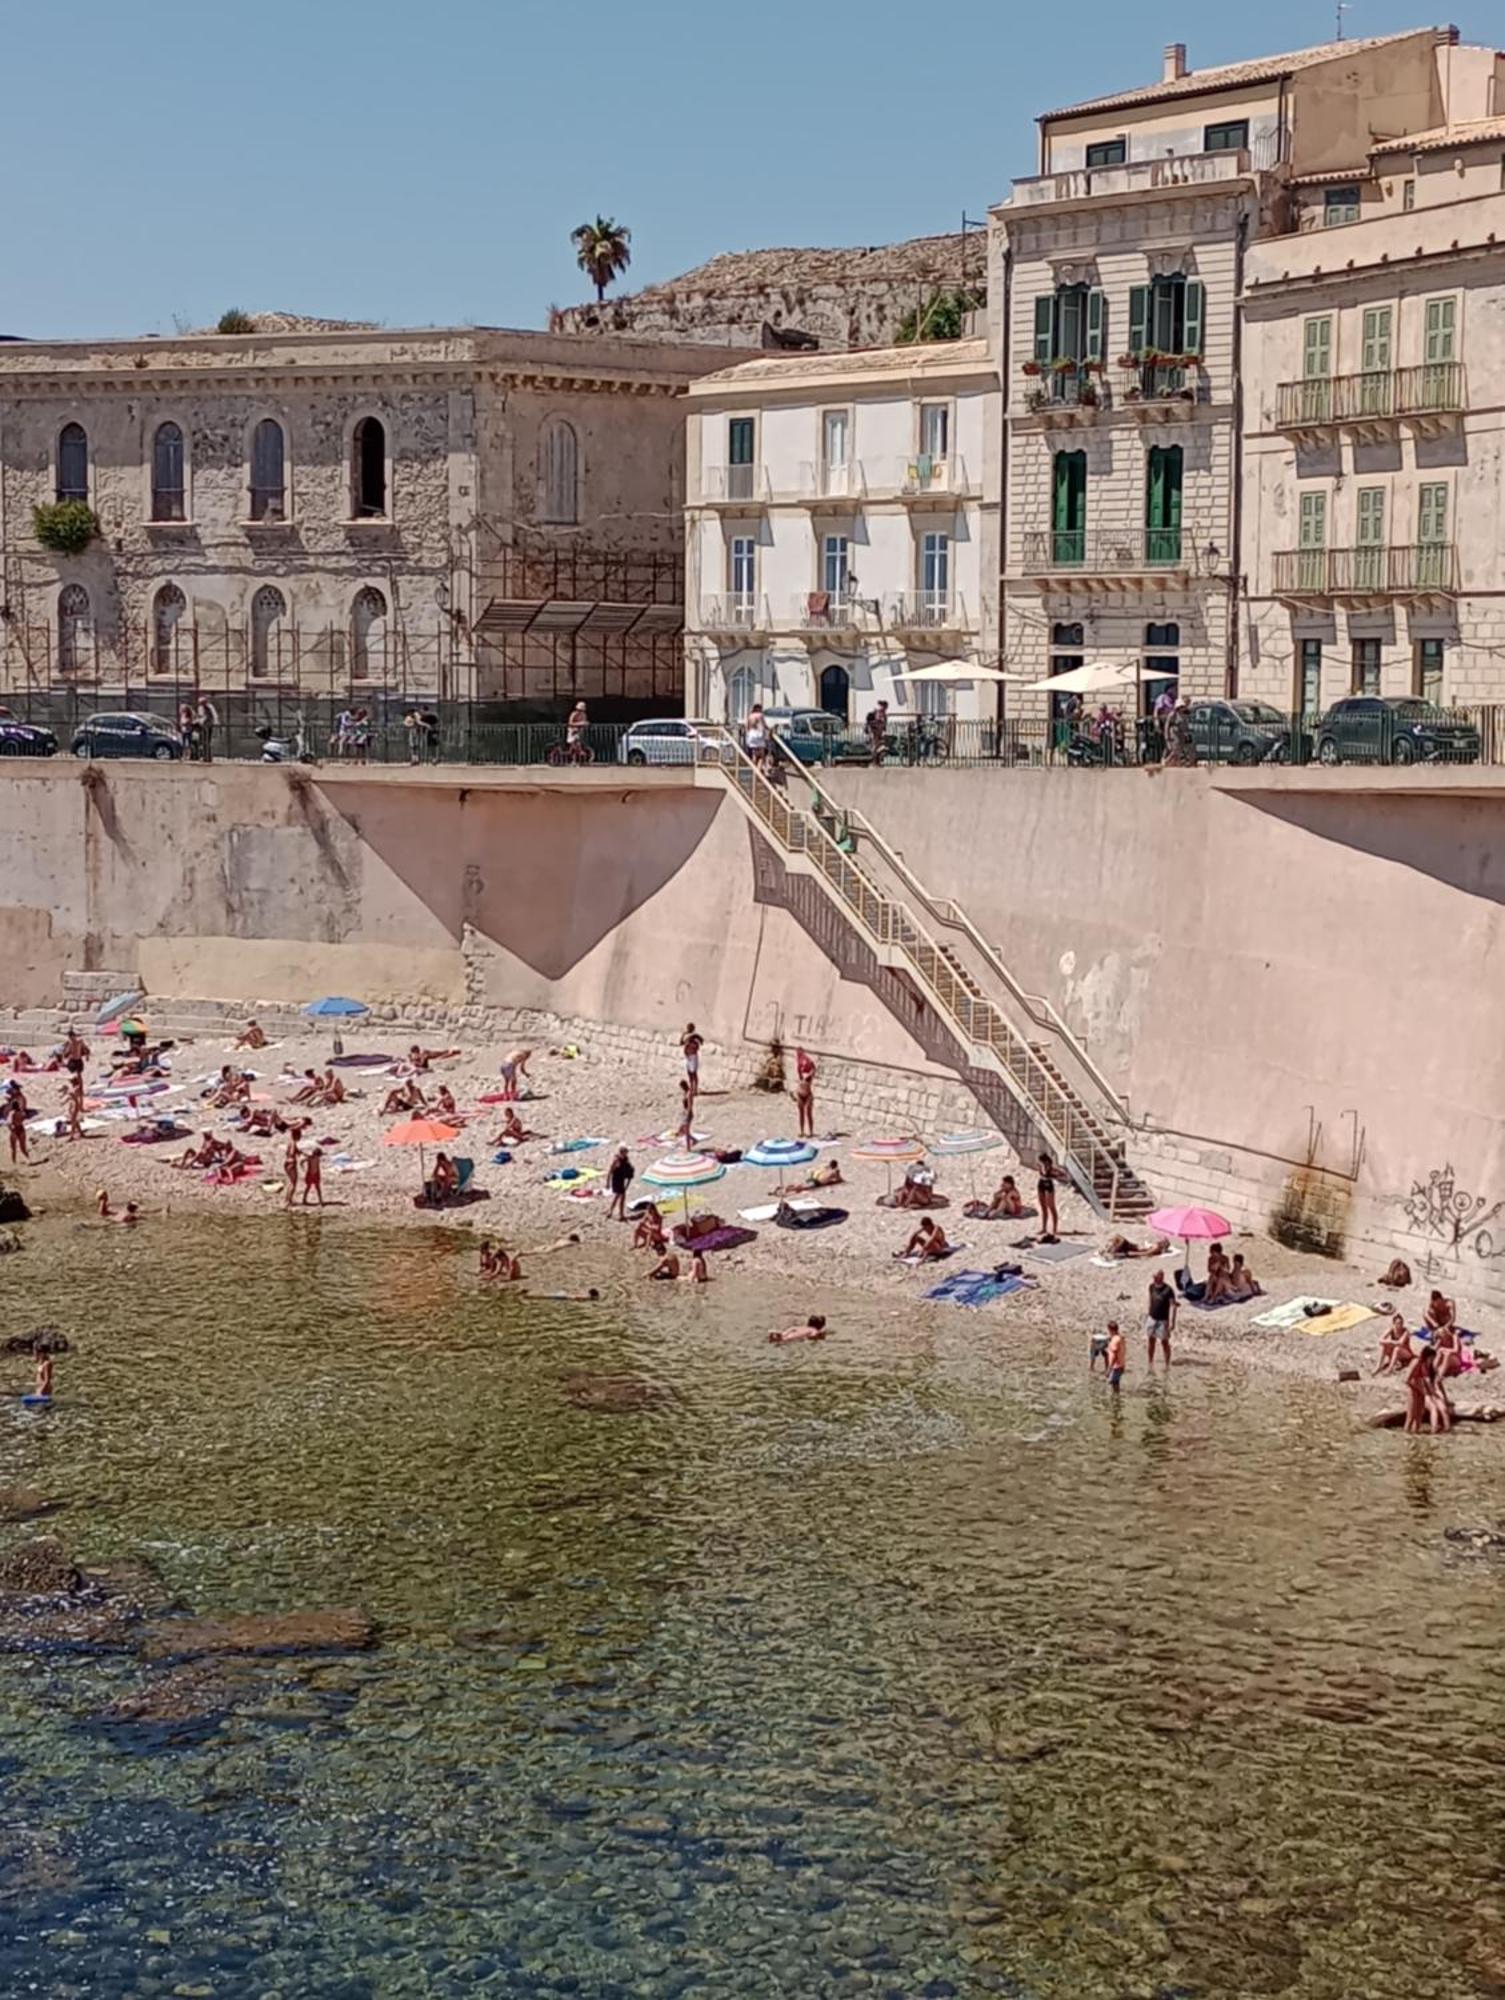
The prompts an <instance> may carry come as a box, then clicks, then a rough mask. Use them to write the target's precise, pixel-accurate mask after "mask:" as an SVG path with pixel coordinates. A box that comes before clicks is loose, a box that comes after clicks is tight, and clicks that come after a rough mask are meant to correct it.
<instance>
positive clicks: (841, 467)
mask: <svg viewBox="0 0 1505 2000" xmlns="http://www.w3.org/2000/svg"><path fill="white" fill-rule="evenodd" d="M850 449H851V419H850V417H849V415H848V413H847V411H845V410H825V411H823V412H822V414H821V420H820V486H819V489H818V490H819V491H820V492H822V493H850V492H851V490H852V481H851V471H850V467H849V465H848V462H847V461H848V454H849V452H850Z"/></svg>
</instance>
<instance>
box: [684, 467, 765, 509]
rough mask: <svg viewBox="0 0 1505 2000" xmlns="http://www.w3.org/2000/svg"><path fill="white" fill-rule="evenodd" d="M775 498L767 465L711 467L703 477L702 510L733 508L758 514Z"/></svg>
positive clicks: (701, 479)
mask: <svg viewBox="0 0 1505 2000" xmlns="http://www.w3.org/2000/svg"><path fill="white" fill-rule="evenodd" d="M770 498H771V495H770V492H769V485H768V468H767V466H764V465H708V466H705V467H704V468H703V469H702V471H701V475H700V503H699V504H700V505H701V506H702V507H733V508H738V509H740V510H741V511H742V512H743V513H754V512H757V511H759V510H761V509H762V508H764V507H766V506H767V505H768V502H769V499H770Z"/></svg>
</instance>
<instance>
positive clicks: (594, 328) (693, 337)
mask: <svg viewBox="0 0 1505 2000" xmlns="http://www.w3.org/2000/svg"><path fill="white" fill-rule="evenodd" d="M955 289H964V290H967V291H970V292H974V293H975V294H976V295H977V298H978V301H979V304H981V303H983V302H984V300H985V297H986V290H987V238H986V235H985V232H984V231H982V230H977V231H975V232H970V231H969V232H966V233H962V234H958V235H954V236H918V237H914V238H913V239H911V240H910V241H909V242H907V243H885V244H879V245H876V246H873V247H870V248H856V249H851V250H741V251H734V252H729V253H728V254H726V255H725V256H721V257H713V258H712V259H711V260H710V262H709V263H707V264H701V265H700V266H698V267H697V268H696V269H695V270H693V271H686V272H685V273H684V274H683V276H681V277H678V278H670V279H668V280H667V281H666V282H665V283H664V284H661V285H649V286H648V287H647V288H646V289H645V290H643V291H641V292H634V293H632V294H630V295H629V296H628V297H626V298H620V299H607V300H606V301H605V302H604V303H603V304H601V305H583V306H569V307H566V308H565V309H563V310H562V311H560V310H556V311H555V312H553V313H552V314H551V315H550V318H549V324H550V327H551V328H552V329H553V330H554V331H555V332H559V333H592V334H600V333H611V334H635V335H637V336H638V337H639V338H641V339H649V340H674V341H687V342H690V343H704V344H708V345H712V346H723V347H724V346H733V347H759V346H764V345H769V344H773V342H774V341H776V339H777V336H778V335H780V334H784V335H789V334H791V333H802V334H806V335H809V336H811V337H812V339H813V340H814V341H816V342H818V343H819V345H820V346H821V347H822V348H849V347H887V346H888V345H890V343H891V342H893V341H894V340H895V339H896V338H897V336H898V333H899V330H900V327H901V325H902V324H903V322H904V320H905V318H906V317H907V316H908V315H909V314H911V313H913V312H916V311H917V310H923V308H924V307H925V306H926V305H927V304H928V303H929V301H930V300H931V299H932V298H933V297H934V296H935V294H936V293H937V292H938V291H950V290H955ZM765 329H766V330H767V335H765Z"/></svg>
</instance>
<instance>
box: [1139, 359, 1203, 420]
mask: <svg viewBox="0 0 1505 2000" xmlns="http://www.w3.org/2000/svg"><path fill="white" fill-rule="evenodd" d="M1125 358H1126V359H1128V357H1125ZM1119 383H1120V387H1119V401H1120V402H1121V404H1122V405H1123V407H1124V409H1126V410H1127V411H1128V412H1129V414H1130V415H1131V416H1133V417H1134V418H1136V419H1137V421H1138V422H1140V423H1142V424H1168V423H1174V422H1175V421H1176V420H1177V419H1178V418H1184V417H1189V416H1190V415H1191V413H1192V410H1193V409H1194V408H1195V406H1196V405H1197V403H1199V402H1200V401H1202V400H1203V390H1204V386H1205V378H1204V376H1203V373H1202V364H1201V362H1200V361H1199V360H1198V359H1197V358H1196V356H1195V355H1191V354H1187V355H1178V356H1177V357H1176V358H1175V359H1174V360H1171V359H1168V358H1166V357H1164V356H1158V357H1156V358H1154V359H1150V358H1148V357H1144V356H1141V357H1139V358H1136V359H1133V360H1131V361H1130V364H1129V366H1128V367H1124V366H1123V365H1122V363H1121V364H1120V368H1119Z"/></svg>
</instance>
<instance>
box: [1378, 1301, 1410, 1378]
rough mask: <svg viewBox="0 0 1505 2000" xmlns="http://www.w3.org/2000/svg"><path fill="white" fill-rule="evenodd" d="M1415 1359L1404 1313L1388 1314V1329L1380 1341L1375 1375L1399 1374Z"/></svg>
mask: <svg viewBox="0 0 1505 2000" xmlns="http://www.w3.org/2000/svg"><path fill="white" fill-rule="evenodd" d="M1415 1359H1416V1349H1415V1348H1414V1347H1413V1346H1412V1345H1411V1329H1410V1327H1408V1326H1407V1325H1406V1316H1405V1314H1404V1313H1392V1314H1391V1315H1390V1331H1389V1332H1388V1333H1387V1334H1385V1335H1384V1336H1383V1338H1382V1339H1381V1341H1380V1365H1379V1367H1378V1368H1376V1369H1375V1371H1374V1372H1375V1374H1376V1375H1400V1374H1403V1373H1404V1372H1405V1370H1406V1369H1407V1368H1409V1367H1410V1365H1411V1363H1412V1362H1413V1361H1414V1360H1415Z"/></svg>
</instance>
